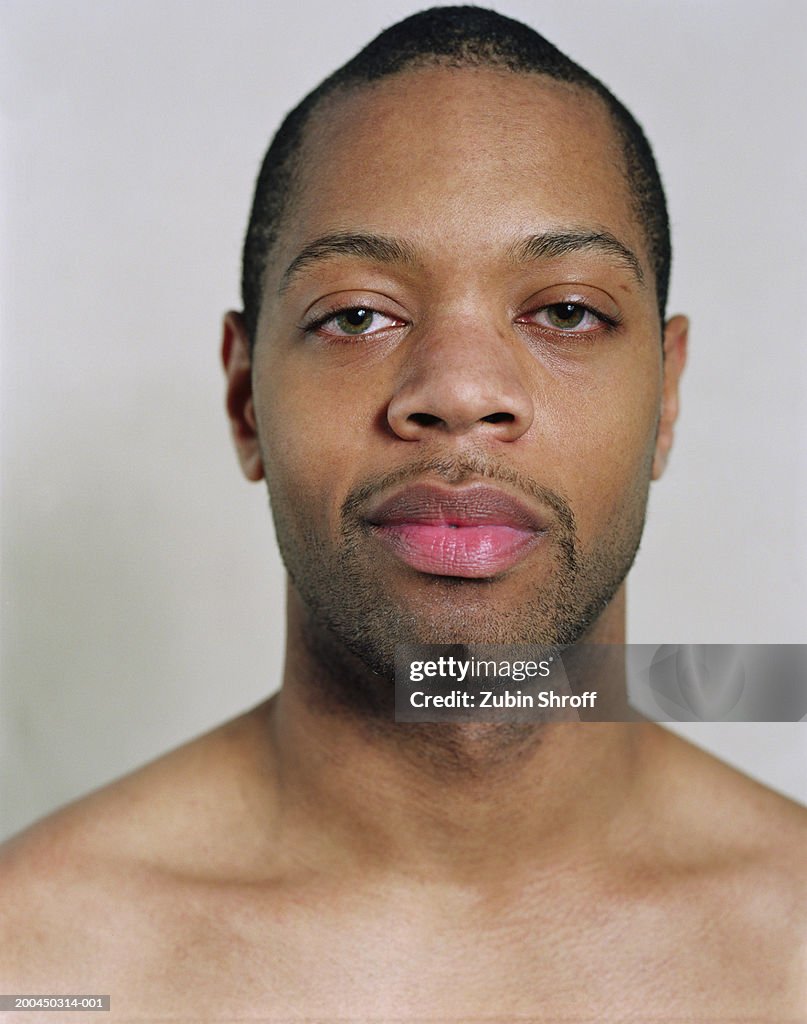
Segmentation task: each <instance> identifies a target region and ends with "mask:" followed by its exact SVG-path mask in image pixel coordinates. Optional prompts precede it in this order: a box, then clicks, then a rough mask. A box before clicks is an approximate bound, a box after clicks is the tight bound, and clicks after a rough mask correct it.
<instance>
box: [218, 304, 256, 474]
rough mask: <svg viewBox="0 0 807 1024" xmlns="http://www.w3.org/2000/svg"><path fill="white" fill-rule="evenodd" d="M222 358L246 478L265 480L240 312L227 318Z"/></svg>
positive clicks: (246, 339)
mask: <svg viewBox="0 0 807 1024" xmlns="http://www.w3.org/2000/svg"><path fill="white" fill-rule="evenodd" d="M221 360H222V363H223V364H224V372H225V375H226V377H227V416H228V417H229V420H230V430H231V431H232V435H233V440H234V441H235V448H236V451H237V453H238V461H239V462H240V463H241V469H242V471H243V473H244V476H245V477H246V478H247V480H253V481H257V480H262V479H263V462H262V460H261V451H260V445H259V443H258V423H257V418H256V416H255V401H254V398H253V394H252V357H251V354H250V347H249V337H248V335H247V331H246V327H245V326H244V319H243V317H242V316H241V314H240V313H234V312H230V313H227V314H226V316H225V317H224V325H223V337H222V343H221Z"/></svg>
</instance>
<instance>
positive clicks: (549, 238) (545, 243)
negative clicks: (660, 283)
mask: <svg viewBox="0 0 807 1024" xmlns="http://www.w3.org/2000/svg"><path fill="white" fill-rule="evenodd" d="M586 251H592V252H599V253H602V254H603V255H606V256H612V257H615V258H616V261H617V263H619V264H621V265H622V266H623V267H625V268H626V269H627V270H629V271H630V272H631V274H633V276H634V277H635V278H636V281H637V282H638V284H640V285H643V284H644V271H643V270H642V264H641V262H640V260H639V257H638V256H637V255H636V253H635V252H633V250H631V249H629V248H628V247H627V245H625V244H624V243H623V242H620V241H619V239H618V238H615V237H614V235H612V234H610V232H608V231H547V232H544V233H542V234H539V235H531V236H530V237H529V238H526V239H524V240H523V241H521V242H516V244H515V245H513V246H511V248H510V258H511V259H512V260H514V261H515V262H516V263H528V262H530V261H532V260H543V259H553V258H555V257H558V256H567V255H569V253H574V252H586Z"/></svg>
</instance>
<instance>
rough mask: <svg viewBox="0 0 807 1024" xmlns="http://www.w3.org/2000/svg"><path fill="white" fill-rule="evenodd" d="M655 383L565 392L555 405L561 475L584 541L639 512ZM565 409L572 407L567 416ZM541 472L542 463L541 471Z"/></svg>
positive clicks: (649, 458)
mask: <svg viewBox="0 0 807 1024" xmlns="http://www.w3.org/2000/svg"><path fill="white" fill-rule="evenodd" d="M658 402H659V391H658V386H657V385H656V384H655V382H654V381H653V380H652V378H651V379H650V380H648V379H647V378H645V379H644V381H642V382H638V381H634V382H633V383H632V384H630V385H629V384H627V383H626V381H625V378H624V377H623V378H621V379H619V380H616V379H614V380H613V382H612V383H611V385H610V386H607V387H597V388H591V389H590V390H587V391H586V392H584V393H582V394H581V393H580V391H578V392H577V394H576V395H575V396H574V398H572V397H571V396H569V398H568V402H567V403H566V404H564V403H559V406H558V407H556V412H555V416H556V424H557V425H556V431H557V433H556V440H555V444H554V446H553V447H554V449H555V451H556V453H558V455H557V458H558V472H559V479H561V480H562V481H563V488H564V489H565V493H566V495H567V497H568V499H569V501H570V503H571V506H572V508H573V510H574V513H575V518H576V520H577V527H578V533H579V536H580V539H581V542H582V543H583V544H586V543H587V542H588V541H590V540H591V539H592V538H594V537H596V536H598V535H600V534H601V533H602V532H603V530H604V528H606V527H607V525H608V524H615V523H616V522H618V521H621V520H624V519H625V518H626V517H630V518H635V517H636V516H643V514H644V505H645V502H646V496H647V489H648V486H649V483H650V473H651V469H652V462H653V452H654V449H655V435H656V425H657V419H658ZM569 410H574V412H573V415H569ZM538 471H539V472H540V467H539V470H538Z"/></svg>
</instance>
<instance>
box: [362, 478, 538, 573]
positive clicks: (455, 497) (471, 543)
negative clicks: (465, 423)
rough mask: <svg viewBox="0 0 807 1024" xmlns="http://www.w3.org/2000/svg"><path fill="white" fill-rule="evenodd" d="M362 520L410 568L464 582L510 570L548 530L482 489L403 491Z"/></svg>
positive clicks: (512, 502)
mask: <svg viewBox="0 0 807 1024" xmlns="http://www.w3.org/2000/svg"><path fill="white" fill-rule="evenodd" d="M365 521H366V523H367V524H368V526H369V529H370V532H371V534H372V535H373V536H374V537H375V538H377V539H378V540H379V541H380V542H381V543H382V544H384V545H385V546H386V547H387V548H388V549H389V550H390V551H391V552H392V553H393V554H394V555H395V556H396V557H397V558H399V559H400V560H401V561H402V562H404V563H405V564H407V565H408V566H410V567H411V568H412V569H415V570H417V571H418V572H422V573H427V574H429V575H432V576H458V577H464V578H466V579H489V578H491V577H493V576H498V575H500V574H501V573H503V572H506V571H507V570H508V569H511V568H513V566H515V565H516V564H517V563H518V562H520V561H521V560H522V559H523V558H525V557H526V555H527V554H528V552H529V551H531V550H532V549H533V548H534V547H535V546H536V545H537V544H538V543H539V542H540V540H541V538H542V537H544V536H545V534H546V532H547V529H548V523H547V522H546V521H545V520H543V519H542V518H541V517H540V516H539V514H538V513H537V512H535V511H534V510H532V509H531V508H529V507H528V506H527V505H525V504H524V503H522V502H521V501H519V500H518V499H516V498H514V497H512V496H511V495H509V494H507V493H505V492H504V491H500V490H498V489H497V488H494V487H490V486H488V485H485V484H474V485H471V486H468V487H462V488H452V487H437V486H434V485H430V484H418V485H415V486H413V487H407V488H406V489H404V490H402V491H399V492H397V493H396V494H393V495H392V496H390V497H387V498H385V499H383V500H382V501H381V502H380V503H378V504H376V505H375V506H374V507H373V508H372V509H371V510H370V512H369V513H368V514H367V515H366V516H365Z"/></svg>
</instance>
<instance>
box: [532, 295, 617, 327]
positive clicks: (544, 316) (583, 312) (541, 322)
mask: <svg viewBox="0 0 807 1024" xmlns="http://www.w3.org/2000/svg"><path fill="white" fill-rule="evenodd" d="M518 322H519V323H532V324H537V325H538V326H539V327H545V328H548V329H550V330H552V331H559V332H561V333H565V334H588V333H589V332H590V331H596V330H597V329H598V328H602V327H616V326H617V321H616V320H614V319H613V318H612V317H608V316H605V314H604V313H595V311H594V310H593V309H590V308H589V307H588V306H584V305H583V304H582V303H580V302H553V303H552V305H551V306H543V307H542V308H541V309H536V310H535V311H534V312H532V313H525V314H524V315H523V316H520V317H519V318H518Z"/></svg>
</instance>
